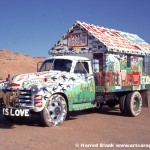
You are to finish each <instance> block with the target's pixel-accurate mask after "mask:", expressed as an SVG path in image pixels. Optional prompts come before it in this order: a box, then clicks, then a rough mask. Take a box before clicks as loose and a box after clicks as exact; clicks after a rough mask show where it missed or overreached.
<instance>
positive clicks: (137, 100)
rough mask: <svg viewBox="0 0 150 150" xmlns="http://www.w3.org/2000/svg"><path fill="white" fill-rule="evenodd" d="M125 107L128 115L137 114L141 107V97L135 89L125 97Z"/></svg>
mask: <svg viewBox="0 0 150 150" xmlns="http://www.w3.org/2000/svg"><path fill="white" fill-rule="evenodd" d="M126 108H127V113H128V115H129V116H133V117H135V116H138V115H139V114H140V112H141V109H142V97H141V94H140V93H139V92H137V91H135V92H131V93H129V94H128V95H127V98H126Z"/></svg>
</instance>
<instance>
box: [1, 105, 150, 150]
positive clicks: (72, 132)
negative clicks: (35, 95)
mask: <svg viewBox="0 0 150 150" xmlns="http://www.w3.org/2000/svg"><path fill="white" fill-rule="evenodd" d="M0 110H1V111H2V109H1V108H0ZM1 113H2V112H0V150H6V149H7V150H21V149H23V150H29V149H30V150H41V149H43V150H60V149H61V150H67V149H68V150H72V149H73V150H78V149H84V150H91V149H101V150H103V149H105V150H106V149H108V148H104V145H102V144H112V146H113V144H114V146H115V144H150V119H149V118H150V108H143V110H142V113H141V115H140V116H138V117H124V116H121V114H120V111H119V108H118V106H116V107H115V108H114V109H110V108H108V107H104V108H103V109H102V110H101V111H100V112H96V111H77V112H71V113H70V117H69V119H67V120H66V121H65V122H64V123H63V125H62V126H60V127H49V128H48V127H43V126H42V125H41V123H40V121H39V118H38V116H37V115H33V116H32V117H31V118H27V119H26V120H25V121H23V122H22V124H11V123H10V122H8V121H7V120H6V119H5V118H4V117H3V116H2V114H1ZM85 144H95V145H93V146H95V148H88V147H83V145H85ZM97 144H98V147H96V146H97ZM100 144H101V147H100ZM149 146H150V145H149ZM102 147H103V148H102ZM109 149H114V150H115V149H116V150H118V149H127V150H130V149H136V150H137V149H140V150H141V149H143V150H146V149H150V148H116V147H113V148H109Z"/></svg>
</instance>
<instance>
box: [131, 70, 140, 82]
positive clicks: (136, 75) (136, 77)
mask: <svg viewBox="0 0 150 150" xmlns="http://www.w3.org/2000/svg"><path fill="white" fill-rule="evenodd" d="M132 77H133V84H139V82H140V74H139V72H132Z"/></svg>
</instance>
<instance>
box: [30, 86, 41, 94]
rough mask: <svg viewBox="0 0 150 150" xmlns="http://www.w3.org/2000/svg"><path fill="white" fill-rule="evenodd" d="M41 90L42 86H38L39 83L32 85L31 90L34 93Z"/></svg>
mask: <svg viewBox="0 0 150 150" xmlns="http://www.w3.org/2000/svg"><path fill="white" fill-rule="evenodd" d="M39 91H40V87H38V86H37V85H33V86H32V87H31V92H32V94H36V93H38V92H39Z"/></svg>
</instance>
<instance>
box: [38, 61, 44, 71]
mask: <svg viewBox="0 0 150 150" xmlns="http://www.w3.org/2000/svg"><path fill="white" fill-rule="evenodd" d="M42 63H43V61H40V62H38V63H37V72H39V69H40V67H41V64H42Z"/></svg>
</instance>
